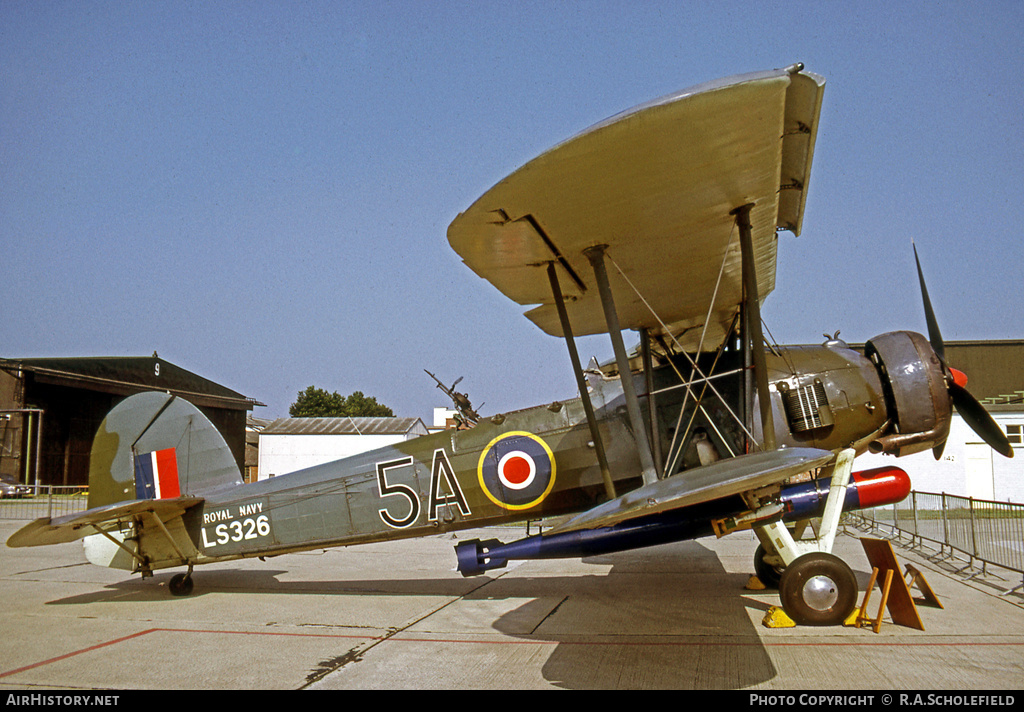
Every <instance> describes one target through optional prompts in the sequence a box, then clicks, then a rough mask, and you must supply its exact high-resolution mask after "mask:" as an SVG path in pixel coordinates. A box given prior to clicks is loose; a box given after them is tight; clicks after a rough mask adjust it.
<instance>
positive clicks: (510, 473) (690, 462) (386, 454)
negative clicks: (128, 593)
mask: <svg viewBox="0 0 1024 712" xmlns="http://www.w3.org/2000/svg"><path fill="white" fill-rule="evenodd" d="M707 356H708V355H705V356H704V357H702V360H707V358H706V357H707ZM730 358H731V359H732V360H734V361H735V360H736V358H738V356H737V355H733V356H731V357H730V356H727V357H725V358H724V359H720V361H719V364H718V366H719V370H720V371H722V370H724V371H726V372H727V373H728V372H729V370H730V368H731V367H732V366H733V365H735V364H730V363H729V360H730ZM675 360H676V364H675V367H674V368H673V367H672V366H671V365H670V364H668V363H667V362H663V363H661V364H660V365H658V366H657V367H656V368H655V370H654V374H653V375H654V378H653V379H652V380H653V382H654V385H655V387H654V394H655V395H654V403H655V407H654V408H653V412H654V413H655V414H656V415H655V417H654V421H655V428H656V432H657V437H654V438H651V440H652V443H653V445H652V447H653V448H654V449H657V450H658V451H659V457H658V460H659V462H660V463H661V467H662V471H663V472H667V473H669V474H668V475H667V476H674V477H685V476H686V470H688V469H691V468H693V467H697V466H699V465H701V464H707V462H708V461H710V460H715V459H720V458H726V457H731V456H735V455H739V454H743V453H744V452H749V451H752V450H753V449H755V448H756V447H757V445H756V443H757V442H759V441H760V439H761V423H760V417H759V415H758V408H757V406H756V398H755V399H750V402H746V403H745V402H744V401H745V400H747V399H745V398H744V397H743V394H744V393H747V392H748V391H749V389H748V388H747V386H746V385H745V384H744V371H743V370H742V369H739V370H733V372H732V373H731V374H729V375H725V376H723V377H721V378H719V379H713V380H711V381H710V384H711V385H712V386H713V391H712V387H710V386H709V387H705V384H704V383H697V384H694V385H693V386H692V387H691V388H690V389H689V391H690V395H687V389H686V388H685V387H680V386H679V385H678V383H679V380H678V376H677V375H676V371H686V372H684V373H683V374H682V375H684V377H689V376H690V375H691V372H690V371H691V370H690V368H689V366H686V367H685V368H681V367H680V362H682V361H683V359H681V358H677V359H675ZM767 360H768V369H769V374H770V375H769V383H770V394H771V398H772V411H773V420H774V428H775V433H776V439H777V442H778V443H779V444H780V445H781V446H794V447H796V446H802V447H815V448H819V449H824V450H833V451H836V450H839V449H842V448H847V447H853V448H854V449H856V450H857V452H858V453H860V452H863V451H865V450H866V449H867V447H868V445H869V443H872V442H876V441H877V440H878V438H879V437H881V436H882V435H883V434H884V433H886V432H887V430H888V429H890V428H891V427H892V424H893V417H892V414H891V413H890V412H889V409H890V406H888V405H887V395H886V389H887V386H886V384H885V383H884V381H883V378H884V377H883V375H882V373H881V372H880V370H879V368H878V366H877V365H876V364H875V363H873V362H872V360H871V359H870V358H869V357H867V356H865V355H864V354H863V353H862V352H860V351H858V350H855V349H852V348H849V347H847V346H846V345H845V344H842V343H830V344H826V345H818V346H794V347H784V348H779V349H776V350H774V351H772V352H769V353H768V359H767ZM634 378H635V381H636V384H637V386H638V391H639V392H640V393H641V400H642V401H647V399H648V398H649V396H648V394H647V388H646V385H645V384H646V378H645V377H644V376H643V374H634ZM669 384H671V385H669ZM716 394H717V395H716ZM590 395H591V398H592V400H593V402H594V405H595V410H596V413H597V419H598V421H599V423H600V432H601V436H602V440H603V442H604V446H605V448H606V450H607V453H608V461H609V464H610V470H611V473H612V477H613V482H614V485H615V489H616V492H617V494H620V495H621V494H624V493H625V492H628V491H630V490H631V489H634V488H636V487H638V486H640V484H641V470H640V463H639V459H638V456H637V452H636V448H637V440H636V438H635V437H634V435H633V431H632V428H631V426H630V424H629V422H628V418H627V417H626V415H625V408H624V405H623V397H622V388H621V384H620V382H619V379H618V378H615V377H611V378H601V379H592V380H591V388H590ZM698 396H700V400H701V407H699V408H695V407H694V403H695V401H696V399H697V397H698ZM729 411H733V412H734V413H735V414H736V415H737V416H738V417H739V420H737V418H734V417H732V415H730V414H729ZM643 412H644V416H645V420H644V423H643V427H645V428H650V427H651V421H650V419H649V418H650V416H649V414H650V413H651V412H652V409H649V408H644V409H643ZM745 413H751V414H752V415H751V416H747V415H745ZM744 418H747V420H748V422H749V423H750V425H749V426H746V427H745V426H744V425H742V424H741V423H740V420H742V419H744ZM748 433H749V434H748ZM605 497H606V494H605V490H604V487H603V482H602V478H601V472H600V469H599V467H598V464H597V459H596V457H595V452H594V443H593V440H592V438H591V435H590V431H589V428H588V425H587V422H586V418H585V415H584V412H583V408H582V406H581V403H580V401H579V399H574V400H571V401H567V402H564V403H553V404H548V405H544V406H538V407H535V408H529V409H526V410H522V411H517V412H513V413H505V414H501V415H496V416H493V417H491V418H484V419H481V421H480V422H479V424H477V425H476V426H475V427H473V428H470V429H467V430H447V431H442V432H438V433H433V434H430V435H427V436H423V437H419V438H415V439H413V440H410V441H406V442H403V443H401V444H398V445H393V446H388V447H386V448H382V449H378V450H373V451H371V452H367V453H363V454H360V455H356V456H353V457H349V458H346V459H343V460H339V461H337V462H332V463H328V464H324V465H319V466H316V467H312V468H308V469H305V470H301V471H298V472H293V473H290V474H286V475H281V476H277V477H274V478H271V479H268V480H263V481H260V482H256V483H252V484H247V485H242V486H238V487H233V488H230V489H226V490H224V491H222V492H220V493H213V494H209V495H207V496H206V501H205V502H204V504H203V505H202V506H201V507H196V508H194V509H193V510H191V511H190V512H189V513H187V514H186V515H185V517H184V525H185V529H186V531H187V532H188V537H189V539H190V540H191V541H192V542H193V544H194V545H195V549H196V552H194V553H195V554H196V555H197V558H198V559H200V560H204V559H231V558H238V557H244V556H266V555H274V554H277V553H286V552H291V551H298V550H304V549H311V548H319V547H326V546H336V545H347V544H358V543H364V542H371V541H379V540H385V539H393V538H398V537H415V536H424V535H428V534H434V533H440V532H445V531H452V530H457V529H465V528H471V527H483V526H488V525H493V524H499V523H508V522H515V521H524V520H531V519H540V518H544V517H550V516H555V515H560V514H565V513H573V512H579V511H583V510H586V509H589V508H590V507H593V506H595V505H596V504H599V503H600V502H601V501H603V500H604V499H605Z"/></svg>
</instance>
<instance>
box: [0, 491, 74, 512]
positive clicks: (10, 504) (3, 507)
mask: <svg viewBox="0 0 1024 712" xmlns="http://www.w3.org/2000/svg"><path fill="white" fill-rule="evenodd" d="M88 494H89V488H88V487H64V486H60V485H39V486H37V487H35V488H34V493H33V494H31V495H29V496H28V497H18V498H10V497H5V498H3V499H0V519H39V518H41V517H61V516H64V515H65V514H74V513H75V512H84V511H85V510H86V509H87V508H88V506H89V505H88V500H89V497H88Z"/></svg>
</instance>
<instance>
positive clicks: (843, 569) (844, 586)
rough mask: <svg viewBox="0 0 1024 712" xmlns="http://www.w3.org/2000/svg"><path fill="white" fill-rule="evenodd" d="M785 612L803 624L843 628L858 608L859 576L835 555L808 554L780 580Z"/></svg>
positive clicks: (796, 561)
mask: <svg viewBox="0 0 1024 712" xmlns="http://www.w3.org/2000/svg"><path fill="white" fill-rule="evenodd" d="M779 596H780V598H781V599H782V610H784V611H785V612H786V615H788V616H789V617H790V618H792V619H793V620H794V621H796V622H797V623H798V624H800V625H820V626H825V625H839V624H840V623H842V622H843V621H844V620H846V618H847V617H848V616H849V615H850V614H851V613H853V609H854V608H856V606H857V577H856V576H855V575H854V573H853V570H852V569H851V568H850V567H849V566H847V565H846V562H844V561H843V560H842V559H840V558H839V557H838V556H833V555H832V554H826V553H823V552H815V553H811V554H804V555H803V556H801V557H799V558H798V559H796V560H795V561H794V562H793V563H791V564H790V565H789V566H787V567H786V569H785V571H783V572H782V577H781V578H780V579H779Z"/></svg>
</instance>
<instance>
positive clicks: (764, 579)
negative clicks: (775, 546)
mask: <svg viewBox="0 0 1024 712" xmlns="http://www.w3.org/2000/svg"><path fill="white" fill-rule="evenodd" d="M767 555H768V552H767V551H765V548H764V545H763V544H758V545H757V550H756V551H755V552H754V573H755V574H757V578H758V579H759V580H760V581H761V583H763V584H764V585H765V586H767V587H768V588H778V587H779V579H781V578H782V572H783V571H785V570H786V567H785V566H776V565H775V564H769V563H768V562H767V561H765V560H764V557H765V556H767Z"/></svg>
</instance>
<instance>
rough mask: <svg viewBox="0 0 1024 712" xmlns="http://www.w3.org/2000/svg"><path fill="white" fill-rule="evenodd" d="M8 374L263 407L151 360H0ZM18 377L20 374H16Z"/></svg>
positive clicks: (233, 406) (91, 387) (236, 407)
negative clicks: (160, 392)
mask: <svg viewBox="0 0 1024 712" xmlns="http://www.w3.org/2000/svg"><path fill="white" fill-rule="evenodd" d="M0 368H2V369H4V370H6V371H8V372H29V373H31V374H32V375H33V377H34V379H35V381H36V382H37V383H49V384H53V385H59V386H66V387H70V388H83V389H86V390H92V391H103V392H108V393H117V394H120V395H129V394H132V393H138V392H139V391H140V390H159V391H167V392H169V393H173V394H175V395H180V396H182V397H185V398H186V399H187V400H189V401H191V402H193V403H195V404H196V405H201V406H210V407H216V408H227V409H232V410H252V408H253V406H256V405H263V404H262V403H259V402H258V401H256V400H254V399H252V398H247V397H246V396H243V395H242V394H241V393H238V392H236V391H233V390H231V389H230V388H227V387H225V386H222V385H220V384H219V383H215V382H213V381H210V380H208V379H206V378H203V377H202V376H198V375H196V374H194V373H192V372H191V371H186V370H185V369H183V368H181V367H180V366H175V365H174V364H173V363H171V362H170V361H167V360H165V359H162V358H160V357H159V356H157V355H156V353H154V354H153V355H152V356H143V357H136V356H115V357H82V358H11V359H0ZM19 376H20V374H19Z"/></svg>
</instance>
